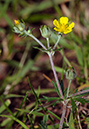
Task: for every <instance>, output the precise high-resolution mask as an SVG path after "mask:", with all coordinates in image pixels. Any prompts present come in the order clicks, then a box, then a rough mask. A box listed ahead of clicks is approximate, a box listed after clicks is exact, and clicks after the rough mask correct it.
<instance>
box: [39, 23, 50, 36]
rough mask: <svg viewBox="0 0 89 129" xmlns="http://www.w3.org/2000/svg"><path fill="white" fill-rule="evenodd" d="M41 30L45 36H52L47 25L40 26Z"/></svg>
mask: <svg viewBox="0 0 89 129" xmlns="http://www.w3.org/2000/svg"><path fill="white" fill-rule="evenodd" d="M40 32H41V35H42V36H43V37H44V38H49V37H50V36H51V30H50V28H49V27H48V26H46V25H43V26H41V28H40Z"/></svg>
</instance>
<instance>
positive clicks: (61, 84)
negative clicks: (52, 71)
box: [60, 80, 64, 95]
mask: <svg viewBox="0 0 89 129" xmlns="http://www.w3.org/2000/svg"><path fill="white" fill-rule="evenodd" d="M60 86H61V89H62V93H63V95H64V84H63V80H61V81H60Z"/></svg>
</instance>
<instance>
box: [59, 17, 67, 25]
mask: <svg viewBox="0 0 89 129" xmlns="http://www.w3.org/2000/svg"><path fill="white" fill-rule="evenodd" d="M60 23H61V24H64V25H66V24H68V18H67V17H61V18H60Z"/></svg>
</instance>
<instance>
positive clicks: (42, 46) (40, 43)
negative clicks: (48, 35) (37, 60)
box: [25, 31, 47, 50]
mask: <svg viewBox="0 0 89 129" xmlns="http://www.w3.org/2000/svg"><path fill="white" fill-rule="evenodd" d="M25 33H26V34H27V35H28V36H30V37H32V38H33V39H34V40H35V41H36V42H38V44H40V45H41V47H42V48H44V49H45V50H47V48H46V47H45V46H44V45H43V44H42V43H41V42H40V41H39V40H38V39H37V38H36V37H35V36H34V35H32V34H29V33H28V32H27V31H25Z"/></svg>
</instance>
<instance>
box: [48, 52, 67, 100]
mask: <svg viewBox="0 0 89 129" xmlns="http://www.w3.org/2000/svg"><path fill="white" fill-rule="evenodd" d="M48 55H49V59H50V63H51V66H52V70H53V74H54V77H55V80H56V83H57V86H58V89H59V92H60V94H61V97H62V99H63V100H64V101H65V99H64V96H63V93H62V90H61V86H60V84H59V81H58V77H57V74H56V71H55V68H54V63H53V59H52V55H51V53H50V54H48Z"/></svg>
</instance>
